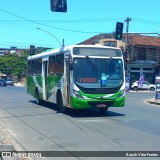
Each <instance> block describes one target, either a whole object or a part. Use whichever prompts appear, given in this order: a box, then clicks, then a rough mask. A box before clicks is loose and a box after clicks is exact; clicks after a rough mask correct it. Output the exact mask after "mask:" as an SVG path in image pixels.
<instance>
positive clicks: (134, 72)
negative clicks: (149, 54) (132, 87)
mask: <svg viewBox="0 0 160 160" xmlns="http://www.w3.org/2000/svg"><path fill="white" fill-rule="evenodd" d="M156 66H157V64H156V63H155V62H153V61H136V62H134V63H132V64H128V65H127V74H128V75H129V77H130V80H131V83H132V82H135V81H137V80H139V77H140V75H141V74H143V75H144V80H145V81H147V82H149V83H155V68H156Z"/></svg>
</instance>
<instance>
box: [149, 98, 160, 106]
mask: <svg viewBox="0 0 160 160" xmlns="http://www.w3.org/2000/svg"><path fill="white" fill-rule="evenodd" d="M147 102H148V103H151V104H156V105H160V99H155V98H152V99H148V100H147Z"/></svg>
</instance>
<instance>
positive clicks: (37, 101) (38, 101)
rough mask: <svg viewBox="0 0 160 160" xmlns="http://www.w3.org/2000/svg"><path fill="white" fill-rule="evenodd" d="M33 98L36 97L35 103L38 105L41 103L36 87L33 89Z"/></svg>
mask: <svg viewBox="0 0 160 160" xmlns="http://www.w3.org/2000/svg"><path fill="white" fill-rule="evenodd" d="M35 98H36V103H37V104H38V105H40V104H41V103H42V100H41V99H40V98H39V92H38V89H36V91H35Z"/></svg>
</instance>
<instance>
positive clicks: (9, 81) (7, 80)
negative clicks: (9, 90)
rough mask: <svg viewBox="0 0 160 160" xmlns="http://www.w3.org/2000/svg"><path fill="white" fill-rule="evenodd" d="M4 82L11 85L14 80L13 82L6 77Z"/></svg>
mask: <svg viewBox="0 0 160 160" xmlns="http://www.w3.org/2000/svg"><path fill="white" fill-rule="evenodd" d="M6 84H7V85H11V86H13V84H14V82H13V80H12V79H9V78H7V79H6Z"/></svg>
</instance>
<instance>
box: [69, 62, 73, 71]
mask: <svg viewBox="0 0 160 160" xmlns="http://www.w3.org/2000/svg"><path fill="white" fill-rule="evenodd" d="M69 69H70V70H73V64H72V62H71V61H69Z"/></svg>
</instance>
